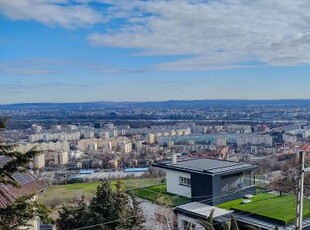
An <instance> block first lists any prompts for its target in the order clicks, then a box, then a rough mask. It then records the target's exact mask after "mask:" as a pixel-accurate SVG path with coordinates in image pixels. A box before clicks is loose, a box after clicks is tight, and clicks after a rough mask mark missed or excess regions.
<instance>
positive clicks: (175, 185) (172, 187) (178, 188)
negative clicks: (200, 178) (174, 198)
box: [166, 170, 192, 198]
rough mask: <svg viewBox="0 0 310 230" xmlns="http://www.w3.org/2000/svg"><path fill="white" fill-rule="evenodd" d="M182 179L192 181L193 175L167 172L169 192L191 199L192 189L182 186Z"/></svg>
mask: <svg viewBox="0 0 310 230" xmlns="http://www.w3.org/2000/svg"><path fill="white" fill-rule="evenodd" d="M180 177H184V178H189V179H190V178H191V174H189V173H184V172H178V171H173V170H166V180H167V182H166V184H167V192H170V193H173V194H178V195H180V196H184V197H188V198H191V197H192V192H191V187H190V186H184V185H180Z"/></svg>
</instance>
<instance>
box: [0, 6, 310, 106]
mask: <svg viewBox="0 0 310 230" xmlns="http://www.w3.org/2000/svg"><path fill="white" fill-rule="evenodd" d="M271 4H272V5H271ZM309 7H310V2H309V1H308V0H298V1H291V0H274V1H272V3H271V2H270V1H269V0H257V1H252V0H213V1H204V0H177V1H176V0H156V1H155V0H154V1H152V0H149V1H141V0H118V1H117V0H14V1H12V0H2V1H0V85H1V89H0V103H1V104H7V103H20V102H78V101H157V100H170V99H188V100H190V99H222V98H225V99H226V98H227V99H235V98H237V99H276V98H310V90H309V85H310V77H309V73H310V67H309V63H310V12H309V10H307V9H309Z"/></svg>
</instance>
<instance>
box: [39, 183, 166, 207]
mask: <svg viewBox="0 0 310 230" xmlns="http://www.w3.org/2000/svg"><path fill="white" fill-rule="evenodd" d="M123 182H124V184H125V188H126V189H129V190H131V189H136V188H141V187H145V186H151V185H154V184H158V183H160V179H158V178H155V179H144V178H143V179H141V178H135V179H126V180H123ZM115 183H116V181H111V184H112V186H115ZM99 184H100V182H89V183H77V184H68V185H53V186H49V187H48V189H47V190H46V192H45V194H44V195H43V196H42V197H40V199H41V200H42V201H43V202H44V203H46V204H47V205H48V206H51V202H54V203H62V202H64V203H70V202H72V201H73V200H74V199H76V198H79V197H80V196H82V195H84V196H85V197H86V198H87V199H89V198H91V197H93V196H94V195H95V193H96V189H97V186H98V185H99Z"/></svg>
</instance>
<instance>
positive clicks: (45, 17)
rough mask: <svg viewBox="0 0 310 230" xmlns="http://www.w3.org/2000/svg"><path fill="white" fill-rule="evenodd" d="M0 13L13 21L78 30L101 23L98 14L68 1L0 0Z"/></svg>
mask: <svg viewBox="0 0 310 230" xmlns="http://www.w3.org/2000/svg"><path fill="white" fill-rule="evenodd" d="M0 11H1V12H2V13H3V14H4V15H6V16H7V17H9V18H10V19H13V20H36V21H38V22H40V23H43V24H46V25H56V26H62V27H65V28H78V27H85V26H89V25H93V24H95V23H99V22H103V21H104V20H105V19H104V17H103V16H102V15H101V13H100V12H98V11H96V10H94V9H92V8H91V7H89V6H88V5H86V4H72V3H71V2H70V1H69V0H13V1H12V0H1V1H0Z"/></svg>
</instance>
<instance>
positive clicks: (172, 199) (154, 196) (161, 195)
mask: <svg viewBox="0 0 310 230" xmlns="http://www.w3.org/2000/svg"><path fill="white" fill-rule="evenodd" d="M132 193H133V194H134V195H136V196H138V197H141V198H144V199H147V200H150V201H156V202H158V203H162V204H165V205H168V206H177V205H181V204H185V203H188V202H190V199H188V198H186V197H182V196H177V195H175V194H171V193H168V192H167V191H166V185H165V184H162V185H155V186H151V187H147V188H143V189H136V190H133V191H132Z"/></svg>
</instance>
